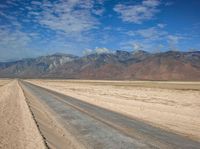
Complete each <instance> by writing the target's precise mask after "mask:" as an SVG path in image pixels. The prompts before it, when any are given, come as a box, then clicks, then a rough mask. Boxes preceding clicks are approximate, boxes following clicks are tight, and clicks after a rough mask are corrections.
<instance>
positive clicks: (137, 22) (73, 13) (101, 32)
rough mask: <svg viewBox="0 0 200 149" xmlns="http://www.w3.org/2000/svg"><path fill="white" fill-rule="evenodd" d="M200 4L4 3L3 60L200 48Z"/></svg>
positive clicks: (171, 0) (163, 0)
mask: <svg viewBox="0 0 200 149" xmlns="http://www.w3.org/2000/svg"><path fill="white" fill-rule="evenodd" d="M199 8H200V1H199V0H84V1H83V0H1V1H0V61H8V60H14V59H20V58H25V57H35V56H39V55H47V54H52V53H56V52H62V53H63V52H64V53H70V54H75V55H83V54H88V53H92V52H112V51H115V50H126V51H133V50H146V51H150V52H158V51H166V50H181V51H187V50H191V49H192V50H199V49H200V9H199Z"/></svg>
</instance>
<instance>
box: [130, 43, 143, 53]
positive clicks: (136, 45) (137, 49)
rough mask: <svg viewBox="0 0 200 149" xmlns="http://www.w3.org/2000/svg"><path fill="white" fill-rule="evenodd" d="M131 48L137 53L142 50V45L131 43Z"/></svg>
mask: <svg viewBox="0 0 200 149" xmlns="http://www.w3.org/2000/svg"><path fill="white" fill-rule="evenodd" d="M132 47H133V50H134V51H139V50H142V49H143V46H142V44H140V43H137V42H134V43H132Z"/></svg>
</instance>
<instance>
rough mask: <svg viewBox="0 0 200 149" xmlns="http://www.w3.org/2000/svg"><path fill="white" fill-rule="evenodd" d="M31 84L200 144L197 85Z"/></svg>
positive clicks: (133, 83) (199, 85)
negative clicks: (191, 139) (147, 123)
mask: <svg viewBox="0 0 200 149" xmlns="http://www.w3.org/2000/svg"><path fill="white" fill-rule="evenodd" d="M31 82H32V83H34V84H37V85H40V86H43V87H46V88H48V89H52V90H55V91H58V92H61V93H63V94H66V95H69V96H72V97H75V98H78V99H80V100H83V101H86V102H89V103H92V104H94V105H98V106H101V107H104V108H107V109H111V110H113V111H117V112H119V113H123V114H126V115H129V116H132V117H134V118H138V119H142V120H144V121H147V122H149V123H151V124H152V125H156V126H158V127H161V128H164V129H168V130H170V131H173V132H176V133H178V134H182V135H185V136H188V137H190V138H193V139H196V140H200V83H199V82H197V83H194V82H138V81H136V82H131V81H125V82H123V81H117V82H115V81H74V80H71V81H64V80H54V81H52V80H31Z"/></svg>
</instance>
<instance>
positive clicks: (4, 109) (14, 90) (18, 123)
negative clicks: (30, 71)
mask: <svg viewBox="0 0 200 149" xmlns="http://www.w3.org/2000/svg"><path fill="white" fill-rule="evenodd" d="M0 94H1V96H0V148H2V149H36V148H40V149H43V148H46V147H45V144H44V142H43V139H42V137H41V135H40V133H39V131H38V129H37V126H36V124H35V122H34V120H33V118H32V115H31V113H30V110H29V108H28V106H27V104H26V101H25V97H24V95H23V92H22V90H21V88H20V87H19V85H18V82H17V80H14V81H11V82H10V83H8V84H6V85H4V86H3V87H1V88H0Z"/></svg>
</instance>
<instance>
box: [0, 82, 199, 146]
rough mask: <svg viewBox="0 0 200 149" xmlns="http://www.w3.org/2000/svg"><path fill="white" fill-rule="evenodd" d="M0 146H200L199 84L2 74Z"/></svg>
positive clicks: (0, 87) (0, 85)
mask: <svg viewBox="0 0 200 149" xmlns="http://www.w3.org/2000/svg"><path fill="white" fill-rule="evenodd" d="M65 98H67V99H65ZM68 98H69V99H68ZM76 99H78V100H76ZM65 104H66V105H65ZM140 125H141V127H140ZM137 129H138V130H137ZM173 141H174V142H173ZM1 148H2V149H40V148H41V149H42V148H63V149H64V148H115V149H117V148H200V83H199V82H151V81H149V82H147V81H95V80H93V81H88V80H25V81H22V80H9V79H8V80H5V79H2V80H0V149H1Z"/></svg>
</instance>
